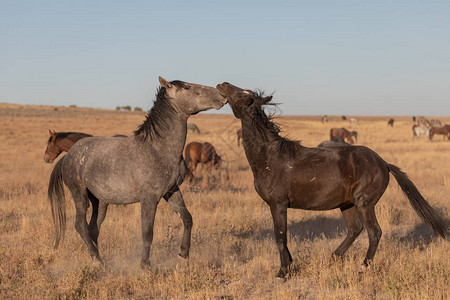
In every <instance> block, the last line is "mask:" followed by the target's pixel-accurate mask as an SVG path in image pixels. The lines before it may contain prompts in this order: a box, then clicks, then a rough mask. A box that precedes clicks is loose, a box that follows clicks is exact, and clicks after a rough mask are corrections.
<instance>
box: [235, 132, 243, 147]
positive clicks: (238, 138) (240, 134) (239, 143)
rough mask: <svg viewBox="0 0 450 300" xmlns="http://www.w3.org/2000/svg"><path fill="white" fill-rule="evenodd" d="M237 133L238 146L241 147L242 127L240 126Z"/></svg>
mask: <svg viewBox="0 0 450 300" xmlns="http://www.w3.org/2000/svg"><path fill="white" fill-rule="evenodd" d="M236 135H237V144H238V147H240V146H241V141H242V128H239V129H238V130H237V131H236Z"/></svg>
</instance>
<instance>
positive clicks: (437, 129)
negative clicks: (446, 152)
mask: <svg viewBox="0 0 450 300" xmlns="http://www.w3.org/2000/svg"><path fill="white" fill-rule="evenodd" d="M449 127H450V126H449V125H445V126H443V127H431V128H430V141H431V140H432V139H433V136H434V135H435V134H442V135H443V137H444V140H445V139H448V138H449Z"/></svg>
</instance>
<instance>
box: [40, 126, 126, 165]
mask: <svg viewBox="0 0 450 300" xmlns="http://www.w3.org/2000/svg"><path fill="white" fill-rule="evenodd" d="M48 132H49V133H50V138H49V139H48V142H47V148H46V149H45V154H44V160H45V162H47V163H52V162H54V161H55V159H56V158H57V157H58V156H59V155H60V154H61V153H62V152H68V151H69V150H70V148H72V146H73V145H74V144H75V143H76V142H78V141H79V140H81V139H84V138H87V137H92V135H91V134H87V133H82V132H55V131H51V130H48ZM113 137H126V135H123V134H116V135H114V136H113Z"/></svg>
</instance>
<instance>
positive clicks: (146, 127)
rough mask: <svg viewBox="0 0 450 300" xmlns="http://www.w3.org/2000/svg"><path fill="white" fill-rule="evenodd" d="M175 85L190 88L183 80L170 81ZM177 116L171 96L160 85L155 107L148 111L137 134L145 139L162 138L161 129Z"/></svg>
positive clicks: (167, 126) (168, 125) (166, 126)
mask: <svg viewBox="0 0 450 300" xmlns="http://www.w3.org/2000/svg"><path fill="white" fill-rule="evenodd" d="M170 83H171V84H172V85H174V86H175V87H177V88H179V89H181V88H184V89H189V86H188V85H186V84H185V83H184V82H183V81H179V80H174V81H171V82H170ZM175 118H176V110H175V108H174V107H173V106H172V104H171V102H170V97H169V96H168V95H167V93H166V88H165V87H163V86H160V87H159V88H158V90H157V92H156V99H155V101H153V107H152V108H151V109H150V110H149V112H148V113H147V116H146V119H145V121H144V123H142V125H141V126H139V127H138V129H137V130H135V131H134V135H135V136H142V138H143V139H144V140H147V139H150V140H153V139H154V138H161V137H162V133H161V131H162V130H164V129H167V128H169V127H170V125H171V124H173V121H174V120H175Z"/></svg>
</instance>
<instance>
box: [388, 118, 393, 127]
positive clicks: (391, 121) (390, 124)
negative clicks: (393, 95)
mask: <svg viewBox="0 0 450 300" xmlns="http://www.w3.org/2000/svg"><path fill="white" fill-rule="evenodd" d="M388 126H391V127H394V119H389V121H388Z"/></svg>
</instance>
